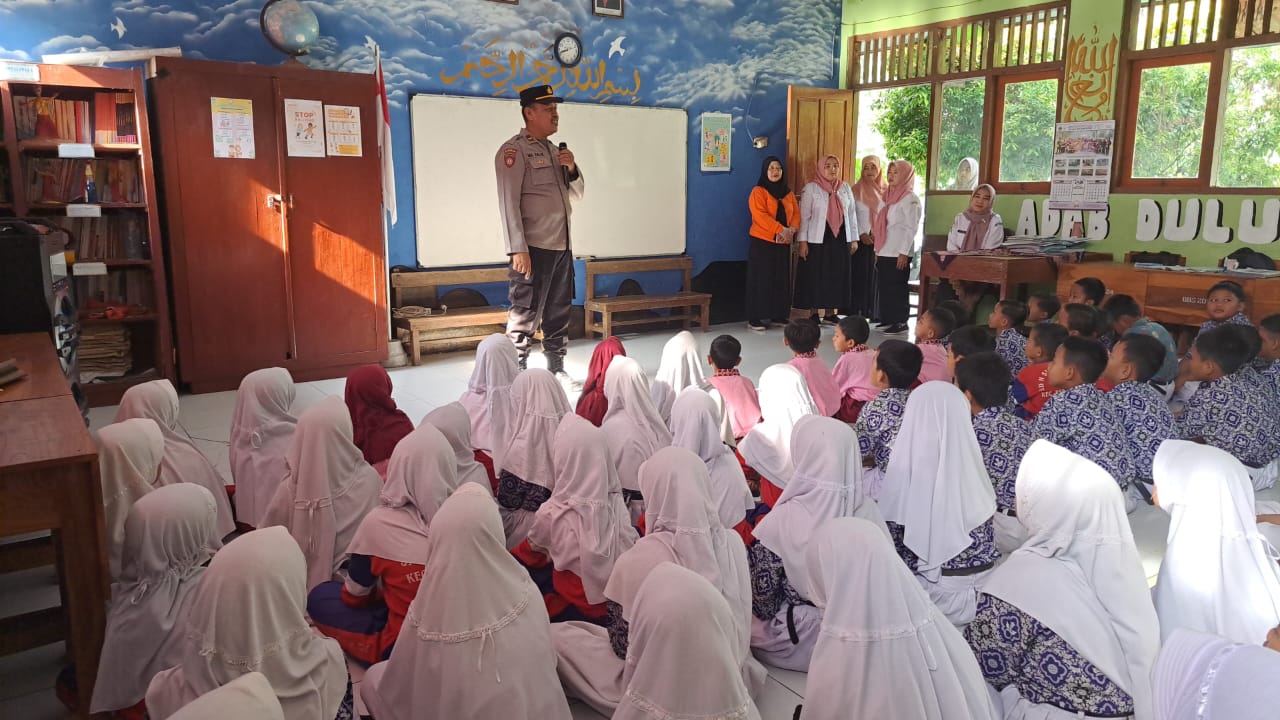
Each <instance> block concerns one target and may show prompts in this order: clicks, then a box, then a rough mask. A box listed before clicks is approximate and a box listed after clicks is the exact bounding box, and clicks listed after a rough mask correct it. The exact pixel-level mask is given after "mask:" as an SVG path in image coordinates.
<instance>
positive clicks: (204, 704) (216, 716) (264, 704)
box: [172, 672, 284, 720]
mask: <svg viewBox="0 0 1280 720" xmlns="http://www.w3.org/2000/svg"><path fill="white" fill-rule="evenodd" d="M224 718H235V719H236V720H284V710H283V709H282V708H281V707H280V701H279V700H277V699H276V694H275V691H273V690H272V689H271V683H269V682H267V678H266V676H265V675H263V674H262V673H256V672H251V673H246V674H244V675H241V676H240V677H238V678H236V679H235V680H232V681H231V682H229V683H227V684H226V685H223V686H222V687H220V688H218V689H216V690H211V691H209V692H207V693H205V694H204V695H201V696H200V697H198V698H196V699H195V701H193V702H192V703H191V704H190V705H188V706H186V707H184V708H182V709H181V710H179V711H178V712H176V713H174V714H173V718H172V720H223V719H224Z"/></svg>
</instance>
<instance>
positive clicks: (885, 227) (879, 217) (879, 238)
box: [871, 160, 916, 253]
mask: <svg viewBox="0 0 1280 720" xmlns="http://www.w3.org/2000/svg"><path fill="white" fill-rule="evenodd" d="M894 166H897V168H898V183H897V184H896V185H890V186H889V189H888V190H885V191H884V205H881V206H880V212H877V213H876V217H875V219H874V220H872V221H871V232H872V233H873V234H874V235H875V243H876V252H877V253H878V252H880V249H881V248H883V247H884V243H885V240H887V239H889V208H891V207H893V206H894V205H897V204H898V203H899V202H901V201H902V199H903V198H905V197H906V196H908V195H910V194H911V189H912V188H914V187H915V185H916V169H915V168H914V167H912V166H911V163H909V162H907V161H906V160H894V161H893V162H891V163H889V167H890V168H892V167H894ZM886 174H887V173H886Z"/></svg>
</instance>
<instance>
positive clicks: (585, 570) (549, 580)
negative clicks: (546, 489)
mask: <svg viewBox="0 0 1280 720" xmlns="http://www.w3.org/2000/svg"><path fill="white" fill-rule="evenodd" d="M526 372H528V371H527V370H526ZM554 462H555V473H556V479H555V489H554V490H552V491H551V497H550V499H548V500H547V501H546V502H545V503H543V504H542V507H540V508H538V512H537V514H536V515H535V516H534V520H533V524H532V525H531V526H530V528H529V538H528V539H527V540H525V541H524V542H522V543H520V545H518V546H516V548H515V549H514V550H512V551H511V552H512V554H513V555H515V558H516V560H518V561H520V563H521V564H522V565H524V566H525V568H527V569H528V570H529V575H530V576H531V577H532V578H533V581H534V582H535V583H536V584H537V585H538V589H539V590H541V591H542V599H543V602H544V603H545V604H546V606H547V616H548V617H550V618H551V622H553V623H555V622H561V621H564V620H585V621H587V622H592V623H597V624H605V625H607V624H610V623H613V622H614V620H615V617H616V616H617V615H616V613H613V614H610V608H609V607H608V606H607V605H606V603H605V595H604V586H605V583H607V582H608V581H609V573H611V572H613V563H614V562H616V561H617V559H618V558H619V557H620V556H621V555H622V553H624V552H626V551H627V549H629V548H630V547H631V546H632V545H634V544H635V542H636V530H635V528H634V527H632V526H631V516H630V514H629V513H628V512H627V506H626V504H625V503H623V501H622V484H621V483H620V482H619V481H618V473H617V472H615V471H614V469H613V463H612V462H610V461H609V448H608V445H607V444H606V443H605V440H604V431H602V430H601V429H600V428H598V427H596V426H595V425H592V424H591V422H590V421H589V420H586V419H585V418H582V417H580V416H578V415H576V414H574V413H568V414H566V415H565V416H564V418H563V419H562V420H561V421H560V427H559V428H558V429H557V430H556V434H555V449H554Z"/></svg>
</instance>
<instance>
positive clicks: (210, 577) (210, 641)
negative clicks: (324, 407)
mask: <svg viewBox="0 0 1280 720" xmlns="http://www.w3.org/2000/svg"><path fill="white" fill-rule="evenodd" d="M338 402H342V401H341V400H338ZM306 606H307V566H306V560H305V558H303V556H302V552H301V551H300V550H299V549H298V544H297V543H295V542H294V541H293V538H291V537H290V536H289V533H288V532H287V531H286V530H285V529H284V528H277V527H270V528H264V529H261V530H255V531H253V532H250V533H247V534H245V535H242V536H240V537H238V538H236V539H235V540H232V541H231V542H229V543H227V546H226V547H224V548H222V549H221V550H219V551H218V554H217V555H214V557H213V561H212V562H210V563H209V569H208V571H207V572H205V574H204V578H203V579H202V580H201V582H200V592H199V593H197V594H196V596H195V597H194V598H193V600H192V603H191V612H190V615H189V617H188V620H187V632H186V642H185V643H184V644H183V650H182V661H181V663H179V664H178V665H177V666H175V667H172V668H170V669H168V670H165V671H164V672H161V673H160V674H159V675H156V676H155V678H154V679H153V680H152V681H151V685H150V687H148V688H147V712H148V713H149V714H150V716H151V717H152V718H155V720H165V718H168V717H169V716H171V715H173V714H174V713H175V712H177V711H178V709H179V708H181V707H183V706H184V705H186V704H187V703H190V702H191V701H193V700H195V699H196V698H197V697H199V696H201V695H204V694H205V693H207V692H210V691H212V690H214V689H216V688H219V687H221V686H223V685H226V684H227V683H229V682H231V681H232V680H235V679H236V678H238V677H240V676H241V675H244V674H246V673H251V672H260V673H262V674H263V675H265V676H266V678H267V680H268V681H269V682H270V683H271V689H272V690H273V691H274V692H275V695H276V697H277V698H278V699H279V700H280V706H281V708H283V710H284V716H285V719H286V720H329V719H330V718H332V717H334V716H335V715H337V713H338V707H339V706H340V705H341V704H342V701H343V698H344V697H346V694H347V688H348V686H349V683H350V678H349V677H348V676H347V662H346V659H345V657H344V656H343V654H342V648H341V647H339V646H338V641H337V640H332V639H330V638H326V637H324V636H322V635H320V634H319V633H317V632H316V631H315V630H313V629H312V628H311V627H310V626H309V625H308V624H307V617H306V609H307V608H306Z"/></svg>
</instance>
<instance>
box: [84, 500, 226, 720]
mask: <svg viewBox="0 0 1280 720" xmlns="http://www.w3.org/2000/svg"><path fill="white" fill-rule="evenodd" d="M217 518H218V506H217V504H216V503H214V501H213V497H212V496H210V495H209V491H208V490H205V489H204V488H202V487H200V486H198V485H192V484H190V483H179V484H177V485H169V486H167V487H162V488H156V490H155V491H153V492H151V493H148V494H147V495H146V497H143V498H140V499H139V500H138V502H137V503H135V504H134V506H133V509H132V510H131V511H130V512H129V519H128V520H127V521H126V522H125V537H124V569H123V572H122V573H121V576H120V579H119V581H118V582H117V583H115V585H114V586H113V587H112V589H111V607H110V609H109V610H108V611H107V637H106V640H104V641H103V643H102V656H101V658H100V659H99V661H98V681H97V682H96V683H94V686H93V702H92V703H91V705H90V711H91V712H94V713H99V712H111V711H114V710H123V709H125V708H132V707H133V706H135V705H137V704H138V703H139V702H141V701H142V699H143V697H144V696H145V695H146V694H147V683H148V682H150V681H151V678H152V677H154V676H155V674H156V673H158V672H160V671H161V670H164V669H166V668H170V667H173V666H174V665H176V664H177V663H178V662H180V661H181V660H182V642H183V637H184V636H183V634H182V630H183V628H185V626H186V620H187V612H188V611H189V610H190V607H191V601H192V600H193V599H194V597H195V593H196V592H197V590H198V588H199V587H200V577H201V576H202V575H203V574H204V563H205V562H206V561H208V560H209V558H210V557H212V556H213V553H214V552H215V551H216V550H217V549H218V548H219V547H221V546H222V543H221V542H220V541H219V539H218V537H217V530H215V529H214V528H215V527H216V524H217ZM175 629H176V630H177V631H176V632H175Z"/></svg>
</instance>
